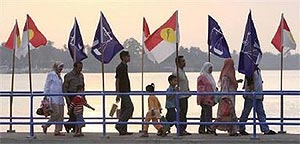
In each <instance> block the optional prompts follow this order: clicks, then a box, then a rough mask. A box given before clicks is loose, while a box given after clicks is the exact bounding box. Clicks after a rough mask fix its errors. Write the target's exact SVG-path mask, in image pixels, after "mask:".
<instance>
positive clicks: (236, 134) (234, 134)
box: [229, 133, 239, 136]
mask: <svg viewBox="0 0 300 144" xmlns="http://www.w3.org/2000/svg"><path fill="white" fill-rule="evenodd" d="M229 136H239V134H238V133H231V134H229Z"/></svg>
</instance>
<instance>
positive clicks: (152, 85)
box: [146, 83, 154, 92]
mask: <svg viewBox="0 0 300 144" xmlns="http://www.w3.org/2000/svg"><path fill="white" fill-rule="evenodd" d="M146 91H147V92H154V83H151V84H150V85H147V86H146Z"/></svg>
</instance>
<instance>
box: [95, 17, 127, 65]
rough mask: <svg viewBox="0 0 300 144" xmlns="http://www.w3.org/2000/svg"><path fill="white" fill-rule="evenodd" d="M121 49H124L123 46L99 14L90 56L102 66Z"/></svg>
mask: <svg viewBox="0 0 300 144" xmlns="http://www.w3.org/2000/svg"><path fill="white" fill-rule="evenodd" d="M122 49H124V48H123V46H122V45H121V44H120V43H119V41H118V40H117V38H116V37H115V35H114V34H113V32H112V30H111V28H110V26H109V24H108V22H107V21H106V18H105V17H104V15H103V13H102V12H101V17H100V21H99V24H98V27H97V30H96V33H95V37H94V41H93V46H92V50H91V52H92V54H93V55H94V56H95V58H96V59H98V60H99V61H101V62H104V64H107V63H109V62H110V61H111V59H112V58H113V57H114V56H115V55H116V54H117V53H118V52H119V51H121V50H122ZM102 51H104V53H103V55H104V61H102Z"/></svg>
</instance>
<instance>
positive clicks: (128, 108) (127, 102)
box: [116, 95, 134, 132]
mask: <svg viewBox="0 0 300 144" xmlns="http://www.w3.org/2000/svg"><path fill="white" fill-rule="evenodd" d="M133 110H134V108H133V104H132V102H131V99H130V97H129V95H122V96H121V111H120V117H119V122H128V120H129V118H131V117H132V114H133ZM116 129H117V130H118V131H119V132H127V124H116Z"/></svg>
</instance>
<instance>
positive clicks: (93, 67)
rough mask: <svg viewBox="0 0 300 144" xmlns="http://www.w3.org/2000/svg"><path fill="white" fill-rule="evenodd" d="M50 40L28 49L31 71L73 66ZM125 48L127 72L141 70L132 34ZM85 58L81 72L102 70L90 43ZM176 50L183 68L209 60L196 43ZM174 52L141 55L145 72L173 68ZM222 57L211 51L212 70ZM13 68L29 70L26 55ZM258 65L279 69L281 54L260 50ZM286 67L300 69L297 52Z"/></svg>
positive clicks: (4, 62) (8, 60) (5, 63)
mask: <svg viewBox="0 0 300 144" xmlns="http://www.w3.org/2000/svg"><path fill="white" fill-rule="evenodd" d="M53 44H54V43H53V42H51V41H48V43H47V45H46V46H42V47H40V48H37V49H33V50H31V67H32V72H48V71H49V70H50V69H51V66H52V64H53V63H54V62H55V61H61V62H63V63H65V69H71V68H72V59H71V57H70V54H69V51H68V48H67V46H66V45H64V47H63V48H56V47H54V46H53ZM123 46H124V49H125V50H127V51H129V52H130V55H131V62H130V63H129V64H128V65H129V71H130V72H141V70H142V46H141V44H140V43H139V42H138V41H137V40H135V39H134V38H129V39H127V40H126V41H125V42H124V43H123ZM0 49H1V53H0V54H1V57H0V66H1V67H7V69H9V71H10V69H11V68H12V51H11V50H8V49H6V48H5V47H4V43H2V45H1V46H0ZM85 49H86V53H87V55H88V58H87V59H85V60H83V64H84V70H83V71H84V72H91V73H98V72H101V63H100V62H99V61H97V60H96V59H95V58H94V56H93V55H92V54H91V47H90V46H89V45H86V46H85ZM179 54H180V55H184V57H185V59H186V63H187V65H186V67H185V70H186V71H190V72H198V71H200V68H201V66H202V65H203V63H204V62H206V61H208V55H207V52H203V51H202V50H201V49H200V48H199V47H190V48H185V47H182V46H181V47H180V48H179ZM231 56H232V58H233V59H234V61H235V67H236V69H237V66H238V59H239V53H238V52H237V51H235V50H234V51H232V52H231ZM174 59H175V53H174V54H172V55H171V56H170V57H168V58H167V59H166V60H165V61H163V62H162V63H160V64H157V63H153V62H152V61H150V60H149V59H148V57H147V56H146V55H145V56H144V71H145V72H169V71H173V70H174V69H175V60H174ZM223 61H224V59H221V58H219V57H216V56H215V55H213V54H211V62H212V63H213V64H214V70H217V71H218V70H220V69H221V67H222V65H223ZM119 63H120V58H119V55H118V54H117V55H116V56H115V57H114V58H113V59H112V61H111V62H110V63H109V64H105V66H104V71H105V72H114V71H115V67H116V66H117V65H118V64H119ZM15 68H16V72H17V73H23V72H28V55H26V57H25V58H21V59H20V60H19V59H16V64H15ZM260 68H261V69H264V70H279V69H280V54H279V53H278V54H276V55H275V54H272V53H269V52H267V53H263V57H262V61H261V63H260ZM284 69H285V70H299V69H300V56H299V54H293V55H291V54H288V55H287V56H285V57H284Z"/></svg>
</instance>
